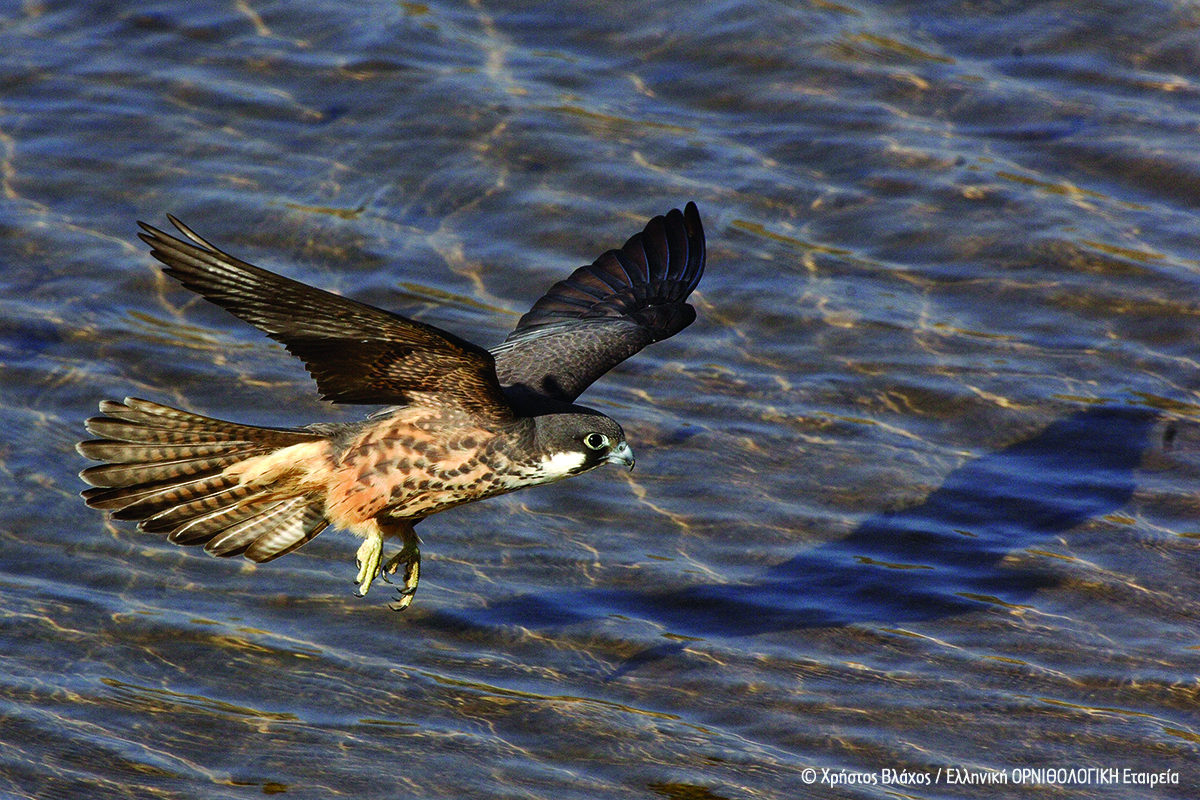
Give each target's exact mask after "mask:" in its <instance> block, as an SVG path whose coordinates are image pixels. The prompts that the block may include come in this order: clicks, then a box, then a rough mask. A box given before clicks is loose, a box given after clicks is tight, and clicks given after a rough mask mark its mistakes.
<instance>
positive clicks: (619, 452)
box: [534, 407, 633, 483]
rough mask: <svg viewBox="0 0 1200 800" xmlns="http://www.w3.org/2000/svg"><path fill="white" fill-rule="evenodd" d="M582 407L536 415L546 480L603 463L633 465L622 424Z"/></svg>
mask: <svg viewBox="0 0 1200 800" xmlns="http://www.w3.org/2000/svg"><path fill="white" fill-rule="evenodd" d="M577 408H578V407H577ZM580 411H581V412H582V413H562V414H545V415H542V416H539V417H535V418H534V441H535V446H536V448H537V452H538V454H539V456H540V457H541V470H542V472H541V475H542V477H543V478H544V481H545V482H547V483H548V482H550V481H557V480H560V479H562V478H567V477H570V476H571V475H578V474H579V473H581V472H587V471H588V470H589V469H593V468H595V467H598V466H600V465H601V464H624V465H625V466H626V467H628V468H629V469H633V450H631V449H630V447H629V444H628V443H627V442H626V441H625V431H623V430H621V426H620V425H618V424H617V423H616V421H615V420H612V419H610V418H608V417H606V416H604V415H603V414H601V413H599V412H596V411H591V412H587V411H585V410H583V409H580Z"/></svg>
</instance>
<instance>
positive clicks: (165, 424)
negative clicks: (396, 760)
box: [79, 203, 704, 608]
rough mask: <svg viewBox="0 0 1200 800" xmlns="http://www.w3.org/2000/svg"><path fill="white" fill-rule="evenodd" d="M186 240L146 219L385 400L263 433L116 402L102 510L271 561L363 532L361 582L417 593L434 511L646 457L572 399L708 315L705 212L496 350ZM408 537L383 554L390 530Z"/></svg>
mask: <svg viewBox="0 0 1200 800" xmlns="http://www.w3.org/2000/svg"><path fill="white" fill-rule="evenodd" d="M170 219H171V222H172V223H173V224H174V225H175V227H176V228H178V229H179V231H180V232H181V233H182V234H183V235H184V237H186V241H185V240H184V239H178V238H176V237H174V236H170V235H168V234H166V233H164V232H163V231H160V230H158V229H157V228H154V227H151V226H149V225H146V224H145V223H139V224H140V225H141V226H142V228H143V230H144V233H142V234H140V235H141V238H142V239H144V240H145V241H146V242H147V243H148V244H150V246H151V247H152V251H151V252H152V254H153V255H154V257H155V258H157V259H158V260H159V261H161V262H162V263H163V264H165V265H166V269H165V270H164V271H165V272H166V274H168V275H170V276H172V277H174V278H176V279H177V280H179V282H180V283H182V284H183V285H184V286H186V287H187V288H189V289H191V290H192V291H195V292H197V293H198V294H200V295H202V296H203V297H205V298H206V299H208V300H209V301H211V302H213V303H215V304H217V305H219V306H221V307H223V308H225V309H227V310H228V311H230V312H231V313H233V314H234V315H236V316H238V317H240V318H241V319H243V320H245V321H247V322H250V323H251V324H253V325H255V326H257V327H258V328H260V329H261V330H263V331H264V332H265V333H266V334H267V335H268V336H270V337H271V338H273V339H276V340H277V341H279V342H282V343H283V344H284V346H285V347H287V349H288V350H289V351H290V352H291V353H293V354H294V355H296V356H297V357H299V358H300V359H301V360H302V361H304V364H305V366H306V367H307V369H308V371H309V373H310V374H311V375H312V376H313V378H314V379H315V380H316V382H317V387H318V389H319V391H320V392H321V396H322V397H323V398H324V399H326V400H330V401H333V402H338V403H364V404H368V403H369V404H378V405H388V406H390V407H389V408H386V409H384V411H382V412H379V413H376V414H374V415H372V416H370V417H368V418H367V419H365V420H363V421H362V422H357V423H337V424H316V425H310V426H307V427H305V428H296V429H290V428H262V427H255V426H249V425H239V424H237V423H231V422H223V421H220V420H215V419H210V418H208V417H203V416H200V415H198V414H192V413H189V412H187V411H181V410H178V409H174V408H169V407H167V406H163V405H159V404H157V403H152V402H149V401H146V400H138V399H136V398H126V400H125V401H124V402H115V401H104V402H102V403H101V404H100V411H101V412H102V413H103V414H104V416H101V417H94V418H92V419H89V420H88V421H87V423H86V425H87V429H88V432H89V433H91V434H92V435H93V436H97V437H100V438H97V439H93V440H89V441H85V442H81V443H80V445H79V452H80V453H82V454H83V455H84V456H86V457H88V458H90V459H93V460H95V461H101V462H106V463H102V464H100V465H97V466H94V467H89V468H88V469H85V470H84V471H83V472H82V473H80V475H81V477H82V478H83V480H84V481H86V482H87V483H89V484H90V485H91V486H92V487H93V488H91V489H88V490H87V491H85V492H84V493H83V496H84V498H85V500H86V501H87V503H88V505H90V506H92V507H95V508H102V509H107V510H109V511H110V512H111V514H112V516H113V518H114V519H123V520H137V521H139V527H140V528H141V529H142V530H144V531H147V532H153V533H160V534H165V535H166V536H167V538H168V539H169V540H170V541H172V542H175V543H177V544H195V545H199V544H202V545H204V548H205V550H207V551H208V552H210V553H212V554H214V555H219V556H234V555H245V556H246V557H247V558H249V559H252V560H254V561H269V560H271V559H273V558H277V557H279V556H281V555H284V554H285V553H289V552H291V551H292V550H295V549H296V548H297V547H300V546H301V545H303V544H304V543H305V542H308V541H309V540H311V539H312V538H313V537H314V536H316V535H317V534H319V533H320V532H321V531H322V530H324V529H325V528H326V527H328V526H329V525H333V526H335V527H338V528H343V529H346V530H349V531H351V532H353V533H355V534H357V535H358V536H360V537H362V538H363V539H364V542H363V544H362V546H361V547H360V548H359V551H358V563H359V573H358V576H357V578H356V582H357V583H358V585H359V592H360V593H366V591H367V589H368V588H369V587H370V585H371V583H372V581H373V580H374V579H375V578H376V577H377V576H378V575H380V574H383V575H384V577H385V578H386V576H387V574H388V573H393V572H396V571H397V570H398V569H399V567H400V566H401V565H403V566H404V567H405V571H404V588H403V589H402V591H401V594H400V607H401V608H403V607H406V606H407V605H408V604H409V603H410V602H411V600H412V596H413V594H414V593H415V591H416V586H417V580H418V577H419V574H420V549H419V547H418V541H417V537H416V534H415V532H414V531H413V526H414V525H416V523H418V522H420V521H421V520H422V519H424V518H425V517H427V516H429V515H431V514H435V513H437V512H439V511H444V510H446V509H448V508H452V507H454V506H456V505H461V504H462V503H468V502H472V501H475V500H481V499H483V498H486V497H492V496H495V495H498V494H503V493H506V492H511V491H514V490H516V489H520V488H523V487H525V486H533V485H537V484H542V483H549V482H551V481H555V480H560V479H562V478H566V477H569V476H571V475H577V474H579V473H582V472H586V471H587V470H589V469H592V468H594V467H597V466H599V465H600V464H604V463H621V464H625V465H626V466H628V467H630V468H632V467H633V454H632V451H631V450H630V449H629V446H628V444H627V443H626V441H625V434H624V432H623V431H622V430H621V427H620V425H618V424H617V423H616V422H615V421H613V420H612V419H610V418H608V417H606V416H604V415H603V414H601V413H599V412H597V411H594V410H591V409H588V408H584V407H582V406H578V405H575V404H574V402H573V401H574V400H575V398H576V397H578V396H579V394H580V393H581V392H582V391H583V390H584V389H586V388H587V387H588V386H589V385H591V383H592V382H593V381H595V380H596V379H597V378H599V377H600V376H601V375H603V374H604V373H605V372H607V371H608V370H609V369H611V368H612V367H613V366H615V365H616V364H618V363H620V362H621V361H623V360H625V359H626V358H628V357H630V356H631V355H633V354H634V353H636V352H637V351H638V350H641V349H642V348H643V347H645V346H646V345H647V344H650V343H652V342H656V341H660V340H662V339H665V338H667V337H669V336H672V335H674V334H676V333H678V332H679V331H680V330H682V329H683V328H685V327H687V326H688V325H689V324H691V322H692V321H693V320H694V319H695V317H696V314H695V311H694V310H693V309H692V307H691V306H689V305H688V304H687V302H686V300H687V297H688V295H689V294H690V293H691V292H692V290H693V289H694V288H695V287H696V284H697V283H698V282H699V281H700V277H701V275H702V274H703V271H704V232H703V229H702V227H701V224H700V215H699V212H698V211H697V210H696V206H695V205H694V204H692V203H689V204H688V205H687V208H686V209H685V211H684V212H682V213H681V212H680V211H678V210H673V211H671V212H670V213H668V214H667V215H665V216H662V217H655V218H654V219H652V220H650V222H649V223H648V224H647V226H646V228H645V230H644V231H642V232H641V233H639V234H637V235H635V236H633V237H632V238H631V239H630V240H629V241H628V242H626V243H625V246H624V247H622V248H621V249H620V250H610V251H608V252H607V253H605V254H604V255H602V256H601V257H600V258H599V259H597V260H596V261H595V262H594V263H593V264H590V265H588V266H584V267H580V268H579V269H577V270H576V271H575V272H574V273H573V274H572V275H571V276H570V277H569V278H567V279H565V280H563V281H560V282H559V283H557V284H555V285H554V286H553V287H551V289H550V291H549V292H547V293H546V294H545V295H544V296H543V297H542V298H541V299H540V300H538V301H537V303H535V304H534V306H533V308H532V309H531V310H530V312H529V313H528V314H526V315H525V316H523V317H522V318H521V320H520V322H519V323H518V325H517V328H516V330H514V331H513V332H512V333H511V334H509V336H508V338H507V339H506V340H505V341H504V342H503V343H502V344H500V345H499V346H497V347H496V348H494V349H493V350H492V351H490V352H489V351H487V350H484V349H483V348H481V347H478V346H477V345H474V344H472V343H470V342H468V341H466V340H464V339H460V338H458V337H457V336H454V335H453V334H450V333H447V332H445V331H442V330H440V329H438V328H435V327H433V326H432V325H426V324H424V323H421V322H417V321H415V320H411V319H407V318H406V317H402V316H400V315H398V314H393V313H391V312H388V311H384V310H382V309H378V308H375V307H373V306H369V305H366V304H364V303H359V302H356V301H354V300H350V299H348V298H344V297H341V296H338V295H335V294H331V293H329V292H325V291H322V290H321V289H316V288H314V287H311V286H307V285H305V284H302V283H299V282H297V281H293V280H291V279H289V278H285V277H283V276H281V275H277V274H275V273H273V272H269V271H267V270H264V269H261V268H259V267H255V266H254V265H252V264H248V263H246V262H244V261H241V260H239V259H237V258H234V257H233V256H231V255H229V254H227V253H225V252H223V251H222V250H220V249H218V248H217V247H215V246H214V245H212V244H210V243H208V242H206V241H205V240H204V239H201V238H200V237H199V236H197V235H196V234H195V233H193V232H192V231H191V230H189V229H188V228H187V227H186V226H185V225H183V224H182V223H181V222H179V221H178V220H176V219H175V218H174V217H171V218H170ZM386 538H398V539H400V540H401V541H402V545H403V546H402V548H401V550H400V552H399V553H397V554H396V555H395V556H394V557H393V558H391V559H390V560H388V561H387V562H386V563H384V562H383V560H382V548H383V542H384V540H385V539H386Z"/></svg>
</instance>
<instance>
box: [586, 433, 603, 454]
mask: <svg viewBox="0 0 1200 800" xmlns="http://www.w3.org/2000/svg"><path fill="white" fill-rule="evenodd" d="M583 443H584V444H585V445H586V446H587V447H588V449H589V450H600V449H603V448H604V447H606V446H607V445H608V437H607V436H605V435H604V434H603V433H589V434H588V435H587V436H585V437H583Z"/></svg>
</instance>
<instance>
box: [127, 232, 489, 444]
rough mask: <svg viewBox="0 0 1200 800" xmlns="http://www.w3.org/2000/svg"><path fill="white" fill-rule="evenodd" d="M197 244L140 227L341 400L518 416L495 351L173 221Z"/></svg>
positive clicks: (169, 261)
mask: <svg viewBox="0 0 1200 800" xmlns="http://www.w3.org/2000/svg"><path fill="white" fill-rule="evenodd" d="M169 218H170V220H171V223H172V224H174V225H175V227H176V228H178V229H179V231H180V232H181V233H182V234H183V235H184V236H186V237H187V238H188V239H189V240H190V241H183V240H181V239H176V238H175V237H174V236H170V235H168V234H166V233H164V232H163V231H160V230H158V229H157V228H154V227H153V226H150V225H147V224H146V223H144V222H139V223H138V224H139V225H140V226H141V227H142V230H143V231H145V232H144V233H141V234H139V236H141V238H142V240H143V241H145V242H146V243H147V244H149V245H150V246H151V248H153V249H152V250H151V253H152V255H153V256H154V257H155V258H157V259H158V260H159V261H161V262H162V263H163V264H165V265H166V267H167V268H166V269H165V270H164V271H165V272H166V274H168V275H170V276H171V277H173V278H175V279H177V280H178V281H179V282H180V283H182V284H183V285H184V286H186V287H187V288H189V289H191V290H192V291H194V292H196V293H198V294H200V295H201V296H203V297H204V298H205V299H207V300H209V301H210V302H212V303H215V304H216V305H219V306H221V307H222V308H224V309H225V310H227V311H229V312H230V313H232V314H233V315H234V316H236V317H239V318H241V319H243V320H245V321H246V322H249V323H250V324H252V325H254V326H256V327H258V328H260V329H261V330H262V331H263V332H265V333H266V334H267V335H268V336H270V337H271V338H272V339H275V340H276V341H279V342H282V343H283V345H284V346H285V347H287V349H288V351H289V352H291V353H292V354H293V355H295V356H297V357H298V358H300V359H301V360H302V361H303V362H304V364H305V366H306V367H307V368H308V371H309V373H310V374H311V375H312V376H313V378H314V379H315V380H316V382H317V388H318V389H319V390H320V392H321V396H322V397H323V398H324V399H326V400H330V401H332V402H335V403H369V404H375V405H403V404H407V403H410V402H413V401H414V399H415V396H416V395H426V396H427V397H426V399H425V402H430V401H429V400H428V397H429V396H432V397H434V398H436V399H435V400H434V401H433V402H437V403H439V404H448V405H454V406H458V407H460V408H462V409H463V410H466V411H468V412H469V413H472V414H474V415H477V416H479V417H481V418H482V419H490V420H497V421H502V420H506V419H511V418H512V416H513V412H512V408H511V407H510V406H509V405H508V401H507V400H505V398H504V393H503V391H502V390H501V388H500V384H499V382H498V381H497V378H496V371H495V365H494V362H493V359H492V356H491V354H490V353H488V352H487V351H486V350H484V349H483V348H481V347H478V346H476V345H474V344H471V343H470V342H467V341H465V340H463V339H460V338H458V337H457V336H454V335H453V334H450V333H447V332H446V331H443V330H439V329H438V328H435V327H433V326H432V325H426V324H424V323H421V322H417V321H415V320H411V319H407V318H405V317H402V316H400V315H398V314H393V313H391V312H389V311H384V310H383V309H379V308H375V307H374V306H369V305H366V304H365V303H359V302H356V301H354V300H351V299H349V298H346V297H340V296H338V295H336V294H332V293H330V292H326V291H322V290H321V289H316V288H314V287H312V286H307V285H305V284H303V283H300V282H298V281H294V280H291V279H289V278H285V277H283V276H282V275H276V274H275V273H273V272H269V271H267V270H265V269H262V268H260V267H256V266H254V265H253V264H247V263H246V262H245V261H241V260H240V259H237V258H234V257H233V256H231V255H229V254H228V253H225V252H223V251H222V250H220V249H219V248H217V247H215V246H213V245H212V244H210V243H208V242H206V241H205V240H204V239H201V238H200V237H199V236H198V235H196V234H195V233H194V232H192V231H191V230H190V229H189V228H188V227H187V226H186V225H184V224H183V223H182V222H180V221H179V220H177V219H175V218H174V217H169Z"/></svg>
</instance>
